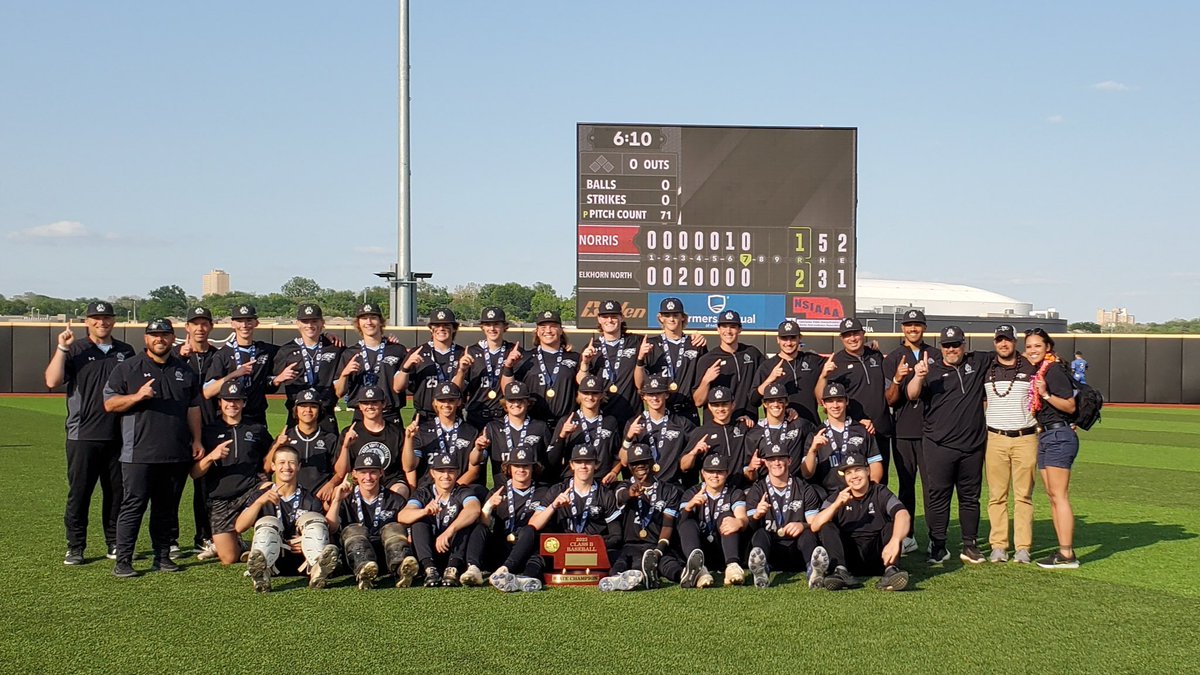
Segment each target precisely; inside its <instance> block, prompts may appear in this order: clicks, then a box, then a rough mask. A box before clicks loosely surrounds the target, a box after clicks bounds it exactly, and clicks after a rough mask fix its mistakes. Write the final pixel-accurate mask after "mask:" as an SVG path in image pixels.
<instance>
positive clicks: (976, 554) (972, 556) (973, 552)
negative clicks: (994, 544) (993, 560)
mask: <svg viewBox="0 0 1200 675" xmlns="http://www.w3.org/2000/svg"><path fill="white" fill-rule="evenodd" d="M958 558H959V560H962V561H963V562H965V563H971V564H972V565H978V564H980V563H983V562H987V558H985V557H984V555H983V551H980V550H979V547H978V546H976V545H975V544H963V547H962V553H959V554H958Z"/></svg>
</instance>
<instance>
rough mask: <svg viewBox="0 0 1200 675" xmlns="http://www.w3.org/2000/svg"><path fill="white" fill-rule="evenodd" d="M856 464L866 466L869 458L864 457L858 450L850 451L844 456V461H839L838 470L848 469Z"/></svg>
mask: <svg viewBox="0 0 1200 675" xmlns="http://www.w3.org/2000/svg"><path fill="white" fill-rule="evenodd" d="M856 466H861V467H866V466H867V458H866V457H863V456H862V455H860V454H859V453H857V452H848V453H846V455H845V456H844V457H842V461H841V462H839V463H838V466H837V470H838V471H845V470H846V469H849V468H852V467H856Z"/></svg>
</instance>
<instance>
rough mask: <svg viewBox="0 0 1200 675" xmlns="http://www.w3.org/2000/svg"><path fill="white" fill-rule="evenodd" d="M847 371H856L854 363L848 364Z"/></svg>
mask: <svg viewBox="0 0 1200 675" xmlns="http://www.w3.org/2000/svg"><path fill="white" fill-rule="evenodd" d="M846 370H854V364H853V363H848V364H846Z"/></svg>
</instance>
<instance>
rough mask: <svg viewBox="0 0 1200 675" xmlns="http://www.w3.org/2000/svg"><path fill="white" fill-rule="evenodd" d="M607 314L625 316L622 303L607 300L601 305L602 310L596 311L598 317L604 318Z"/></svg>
mask: <svg viewBox="0 0 1200 675" xmlns="http://www.w3.org/2000/svg"><path fill="white" fill-rule="evenodd" d="M605 314H624V312H623V311H622V310H621V303H619V302H617V301H616V300H605V301H603V302H601V303H600V309H599V310H597V311H596V316H604V315H605Z"/></svg>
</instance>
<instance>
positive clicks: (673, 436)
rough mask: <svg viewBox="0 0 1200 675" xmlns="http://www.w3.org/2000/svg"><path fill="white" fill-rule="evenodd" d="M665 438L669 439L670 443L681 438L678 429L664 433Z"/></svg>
mask: <svg viewBox="0 0 1200 675" xmlns="http://www.w3.org/2000/svg"><path fill="white" fill-rule="evenodd" d="M663 438H665V439H667V440H668V441H673V440H675V439H676V438H679V431H678V430H676V429H667V430H666V431H664V432H663Z"/></svg>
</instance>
